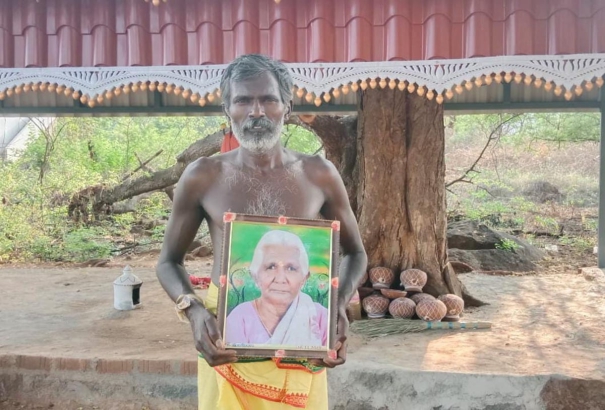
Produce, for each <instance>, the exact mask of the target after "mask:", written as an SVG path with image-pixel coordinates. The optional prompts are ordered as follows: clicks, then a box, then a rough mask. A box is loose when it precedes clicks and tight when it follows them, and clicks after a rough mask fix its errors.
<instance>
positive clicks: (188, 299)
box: [175, 293, 204, 322]
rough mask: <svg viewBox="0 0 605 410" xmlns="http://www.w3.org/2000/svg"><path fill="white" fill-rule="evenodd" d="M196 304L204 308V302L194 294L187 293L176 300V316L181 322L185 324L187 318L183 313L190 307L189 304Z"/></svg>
mask: <svg viewBox="0 0 605 410" xmlns="http://www.w3.org/2000/svg"><path fill="white" fill-rule="evenodd" d="M194 300H195V301H196V302H198V303H199V304H200V305H202V307H203V306H204V301H203V300H202V298H200V297H199V296H198V295H196V294H195V293H187V294H184V295H181V296H179V297H178V298H176V302H175V303H176V305H175V309H176V314H177V316H178V317H179V320H180V321H181V322H187V321H188V320H187V316H186V315H185V311H186V310H187V309H189V308H190V307H191V303H192V302H193V301H194Z"/></svg>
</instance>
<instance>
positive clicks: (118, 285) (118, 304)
mask: <svg viewBox="0 0 605 410" xmlns="http://www.w3.org/2000/svg"><path fill="white" fill-rule="evenodd" d="M142 284H143V281H142V280H141V279H139V278H138V277H137V276H136V275H134V274H133V273H132V269H131V268H130V266H129V265H126V267H125V268H124V270H123V271H122V275H120V277H119V278H117V279H116V280H115V281H114V282H113V307H114V308H116V309H117V310H132V309H134V308H136V307H137V305H139V304H140V303H141V285H142Z"/></svg>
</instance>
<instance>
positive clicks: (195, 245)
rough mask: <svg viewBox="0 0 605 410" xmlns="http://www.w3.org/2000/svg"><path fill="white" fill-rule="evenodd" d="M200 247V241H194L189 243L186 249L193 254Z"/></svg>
mask: <svg viewBox="0 0 605 410" xmlns="http://www.w3.org/2000/svg"><path fill="white" fill-rule="evenodd" d="M200 246H202V242H201V241H200V240H197V239H196V240H194V241H193V242H191V245H189V247H188V248H187V252H193V251H194V250H196V249H197V248H199V247H200Z"/></svg>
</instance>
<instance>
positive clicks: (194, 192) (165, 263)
mask: <svg viewBox="0 0 605 410" xmlns="http://www.w3.org/2000/svg"><path fill="white" fill-rule="evenodd" d="M205 161H208V160H207V159H205V158H204V159H200V160H197V161H195V162H194V163H192V164H191V165H189V166H188V167H187V169H186V170H185V172H184V173H183V175H182V176H181V179H180V180H179V183H178V184H177V187H176V190H175V192H174V200H173V202H172V213H171V215H170V219H169V221H168V226H167V227H166V233H165V235H164V243H163V245H162V251H161V253H160V258H159V261H158V265H157V268H156V273H157V276H158V279H159V280H160V284H161V285H162V287H163V288H164V290H165V291H166V293H168V295H169V296H170V298H171V299H172V300H173V301H176V299H177V298H178V297H179V296H180V295H182V294H187V293H194V290H193V288H192V287H191V283H190V281H189V276H188V275H187V271H186V270H185V266H184V261H185V254H186V253H187V248H189V245H191V242H192V241H193V239H194V237H195V234H196V232H197V230H198V229H199V227H200V224H201V223H202V220H203V219H204V210H203V208H202V206H201V203H200V201H201V198H202V197H203V194H204V192H205V190H206V188H207V187H206V185H205V184H206V183H207V182H206V181H208V180H211V179H212V177H211V175H209V174H211V170H210V169H209V167H208V166H205V165H204V164H205ZM185 314H186V315H187V318H188V319H189V322H190V323H191V330H192V332H193V339H194V341H195V348H196V349H197V350H198V351H199V352H200V353H202V355H203V356H204V359H206V361H207V362H208V364H209V365H210V366H217V365H221V364H225V363H233V362H235V361H237V358H236V356H235V352H234V351H232V350H229V351H228V350H224V347H223V346H224V345H223V342H222V340H221V334H220V332H219V329H218V325H217V323H216V318H215V317H214V315H213V314H212V313H210V312H209V311H207V310H206V308H205V307H204V306H203V305H202V304H200V303H197V302H193V303H192V305H191V307H189V308H188V309H187V310H186V311H185Z"/></svg>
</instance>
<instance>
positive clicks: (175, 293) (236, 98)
mask: <svg viewBox="0 0 605 410" xmlns="http://www.w3.org/2000/svg"><path fill="white" fill-rule="evenodd" d="M292 85H293V84H292V79H291V77H290V74H289V72H288V70H287V68H286V67H285V66H284V65H283V64H281V63H279V62H277V61H274V60H271V59H269V58H267V57H265V56H260V55H244V56H241V57H238V58H237V59H235V60H234V61H233V62H232V63H231V64H230V65H229V66H228V67H227V68H226V70H225V72H224V74H223V77H222V79H221V86H220V88H221V95H222V98H223V104H224V111H225V114H226V116H227V117H228V119H229V121H230V123H231V129H232V130H233V133H234V135H235V137H236V138H237V140H238V143H239V144H240V147H239V148H237V149H235V150H233V151H230V152H228V153H225V154H222V155H218V156H215V157H210V158H200V159H199V160H197V161H195V162H194V163H192V164H190V165H189V166H188V167H187V169H186V170H185V172H184V173H183V175H182V176H181V179H180V180H179V183H178V185H177V188H176V190H175V194H174V201H173V209H172V214H171V217H170V220H169V222H168V225H167V227H166V233H165V238H164V244H163V247H162V252H161V254H160V258H159V261H158V266H157V275H158V278H159V280H160V283H161V284H162V286H163V287H164V289H165V290H166V292H167V293H168V295H169V296H170V297H171V298H172V300H173V301H175V303H176V304H177V310H178V311H180V312H181V314H183V315H186V317H187V318H188V320H189V322H190V323H191V329H192V332H193V338H194V341H195V346H196V348H197V350H198V351H199V352H200V359H199V360H198V398H199V408H200V409H203V410H213V409H229V410H232V409H253V410H264V409H288V408H292V406H294V407H299V408H309V409H313V410H316V409H317V410H323V409H327V408H328V403H327V379H326V372H325V371H323V369H322V368H323V367H334V366H337V365H340V364H343V363H344V362H345V359H346V344H345V341H346V331H347V328H348V321H347V318H346V305H347V302H348V301H349V299H350V298H351V296H352V295H353V293H354V291H355V287H356V286H355V284H356V283H358V282H359V280H360V279H361V277H362V275H363V274H364V272H365V270H366V264H367V257H366V253H365V251H364V249H363V245H362V242H361V238H360V235H359V231H358V228H357V222H356V220H355V216H354V214H353V212H352V210H351V208H350V206H349V200H348V198H347V193H346V190H345V187H344V184H343V182H342V179H341V178H340V175H339V174H338V172H337V170H336V168H335V167H334V166H333V165H332V164H331V163H330V162H328V161H326V160H325V159H323V158H321V157H319V156H308V155H303V154H300V153H298V152H294V151H290V150H288V149H285V148H283V147H282V146H281V144H280V136H281V131H282V127H283V124H284V121H285V120H287V119H288V117H289V115H290V113H291V110H292ZM226 211H231V212H235V213H249V214H257V215H272V216H277V215H285V216H289V217H301V218H316V217H317V216H318V215H321V216H322V217H323V218H325V219H330V220H338V221H340V227H341V228H340V229H341V230H340V242H341V246H342V252H343V257H342V260H341V270H340V282H339V297H338V310H339V320H338V338H339V339H338V342H337V344H336V350H337V354H336V355H335V356H333V358H329V359H325V360H323V361H318V360H312V361H302V362H296V361H287V362H285V361H281V360H275V359H274V360H255V361H252V360H243V359H240V360H239V361H238V359H237V358H236V357H235V354H234V352H233V351H230V350H225V349H224V347H223V342H222V340H221V334H220V332H219V329H218V327H217V322H216V317H215V316H214V314H213V309H214V308H215V307H216V295H217V293H218V292H217V284H218V280H219V276H220V272H219V269H220V261H221V251H222V249H221V245H222V236H223V231H222V229H223V222H222V221H223V213H224V212H226ZM204 219H205V220H206V221H207V222H208V227H209V230H210V236H211V238H212V243H213V247H214V266H213V271H212V286H211V288H210V289H209V292H208V297H207V299H206V301H201V300H199V298H197V297H196V296H195V295H194V291H193V289H192V288H191V285H190V283H189V279H188V276H187V272H186V271H185V268H184V262H183V261H184V257H185V253H186V251H187V248H188V246H189V245H190V243H191V242H192V241H193V239H194V237H195V234H196V232H197V230H198V228H199V226H200V224H201V222H202V221H203V220H204Z"/></svg>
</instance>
